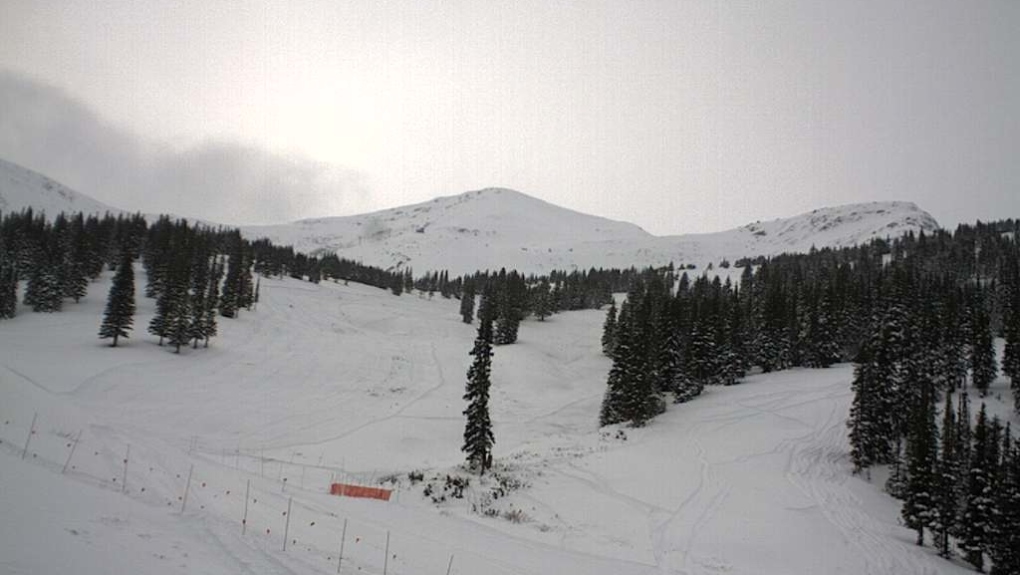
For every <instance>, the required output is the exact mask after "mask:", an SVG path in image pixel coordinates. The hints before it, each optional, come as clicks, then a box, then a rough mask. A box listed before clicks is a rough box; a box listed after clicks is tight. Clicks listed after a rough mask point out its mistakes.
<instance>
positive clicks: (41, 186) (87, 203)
mask: <svg viewBox="0 0 1020 575" xmlns="http://www.w3.org/2000/svg"><path fill="white" fill-rule="evenodd" d="M25 208H32V209H33V210H36V211H39V212H45V213H46V214H47V215H48V216H51V217H52V216H54V215H56V214H58V213H60V212H85V213H95V214H103V213H106V212H110V213H112V214H117V213H120V212H121V210H118V209H117V208H114V207H111V206H108V205H106V204H104V203H102V202H99V201H97V200H94V199H92V198H90V197H89V196H86V195H85V194H82V193H80V192H76V191H74V190H72V189H70V188H68V187H67V186H64V185H63V184H60V183H59V182H56V181H54V180H51V179H49V178H47V177H46V176H44V175H42V174H39V173H36V172H33V171H32V170H29V169H28V168H23V167H21V166H19V165H17V164H12V163H10V162H8V161H5V160H2V159H0V212H19V211H21V210H23V209H25Z"/></svg>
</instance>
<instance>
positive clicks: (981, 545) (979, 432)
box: [957, 403, 995, 571]
mask: <svg viewBox="0 0 1020 575" xmlns="http://www.w3.org/2000/svg"><path fill="white" fill-rule="evenodd" d="M991 437H992V434H991V426H990V424H989V421H988V415H987V413H986V411H985V404H984V403H982V404H981V411H979V412H978V419H977V424H976V425H975V426H974V443H973V451H972V453H971V457H970V462H969V465H968V469H967V476H968V477H967V494H966V499H965V500H964V508H963V516H962V518H961V521H960V530H959V535H958V538H959V541H958V542H957V546H959V548H960V550H961V551H963V553H964V559H966V561H967V562H968V563H970V564H971V565H973V566H974V568H975V569H977V570H978V571H982V570H984V565H985V550H986V549H987V548H988V546H989V543H990V541H989V536H990V535H991V528H992V525H991V521H992V516H991V515H992V512H993V508H994V505H995V501H994V500H993V492H992V474H993V473H994V472H995V470H994V462H993V461H992V453H993V448H992V445H991Z"/></svg>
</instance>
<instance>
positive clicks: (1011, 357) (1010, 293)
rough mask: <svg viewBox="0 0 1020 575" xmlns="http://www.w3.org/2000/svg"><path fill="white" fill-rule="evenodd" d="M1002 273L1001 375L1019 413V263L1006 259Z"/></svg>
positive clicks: (1013, 259) (1014, 259)
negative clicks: (1004, 343)
mask: <svg viewBox="0 0 1020 575" xmlns="http://www.w3.org/2000/svg"><path fill="white" fill-rule="evenodd" d="M1007 262H1008V265H1007V268H1006V270H1005V271H1004V274H1005V278H1004V282H1003V283H1004V286H1005V288H1004V292H1005V294H1004V300H1005V305H1004V306H1003V312H1002V331H1003V336H1004V337H1005V339H1006V346H1005V349H1004V351H1003V355H1002V373H1003V375H1005V376H1006V377H1008V378H1009V387H1010V390H1011V391H1012V392H1013V408H1014V410H1015V411H1016V412H1017V413H1020V270H1018V268H1020V263H1018V262H1017V260H1016V258H1007Z"/></svg>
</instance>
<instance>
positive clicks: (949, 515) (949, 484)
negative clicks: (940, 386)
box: [931, 390, 960, 558]
mask: <svg viewBox="0 0 1020 575" xmlns="http://www.w3.org/2000/svg"><path fill="white" fill-rule="evenodd" d="M957 432H958V429H957V423H956V411H955V409H954V408H953V392H952V390H946V401H945V404H944V406H943V409H942V430H941V437H940V440H941V449H940V450H939V456H938V462H937V463H936V466H935V488H934V498H935V515H934V521H933V523H932V526H931V530H932V537H933V538H934V542H933V544H934V545H935V547H936V548H937V549H938V551H939V555H941V556H942V557H946V558H948V557H949V556H950V555H951V548H950V545H949V543H950V535H951V534H952V533H953V530H954V529H955V526H956V522H957V512H958V510H959V505H958V499H957V485H958V484H959V480H960V460H959V449H958V447H957Z"/></svg>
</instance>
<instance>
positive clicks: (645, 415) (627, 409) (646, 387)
mask: <svg viewBox="0 0 1020 575" xmlns="http://www.w3.org/2000/svg"><path fill="white" fill-rule="evenodd" d="M651 299H652V298H651V297H649V296H648V295H647V294H646V293H644V291H643V289H642V287H641V286H640V285H639V286H635V287H634V288H632V289H631V291H630V293H629V294H628V296H627V301H626V302H625V304H624V306H623V307H622V308H621V310H620V314H619V316H618V317H617V323H616V347H615V349H614V351H613V366H612V368H611V369H610V370H609V377H608V380H607V382H606V383H607V389H606V394H605V396H604V397H603V399H602V408H601V410H600V412H599V425H600V426H602V425H609V424H613V423H620V422H625V421H626V422H630V423H631V425H633V426H634V427H640V426H642V425H644V424H645V422H647V421H648V420H649V419H651V418H652V417H654V416H655V415H656V414H658V413H661V411H662V409H663V408H662V400H661V397H660V395H659V390H658V389H656V384H655V381H654V374H653V373H652V371H651V369H649V366H650V364H651V363H652V362H651V361H650V358H649V355H648V350H649V346H648V330H646V329H642V328H643V326H649V325H650V323H649V322H647V321H646V318H648V317H650V316H651V308H652V301H651Z"/></svg>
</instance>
